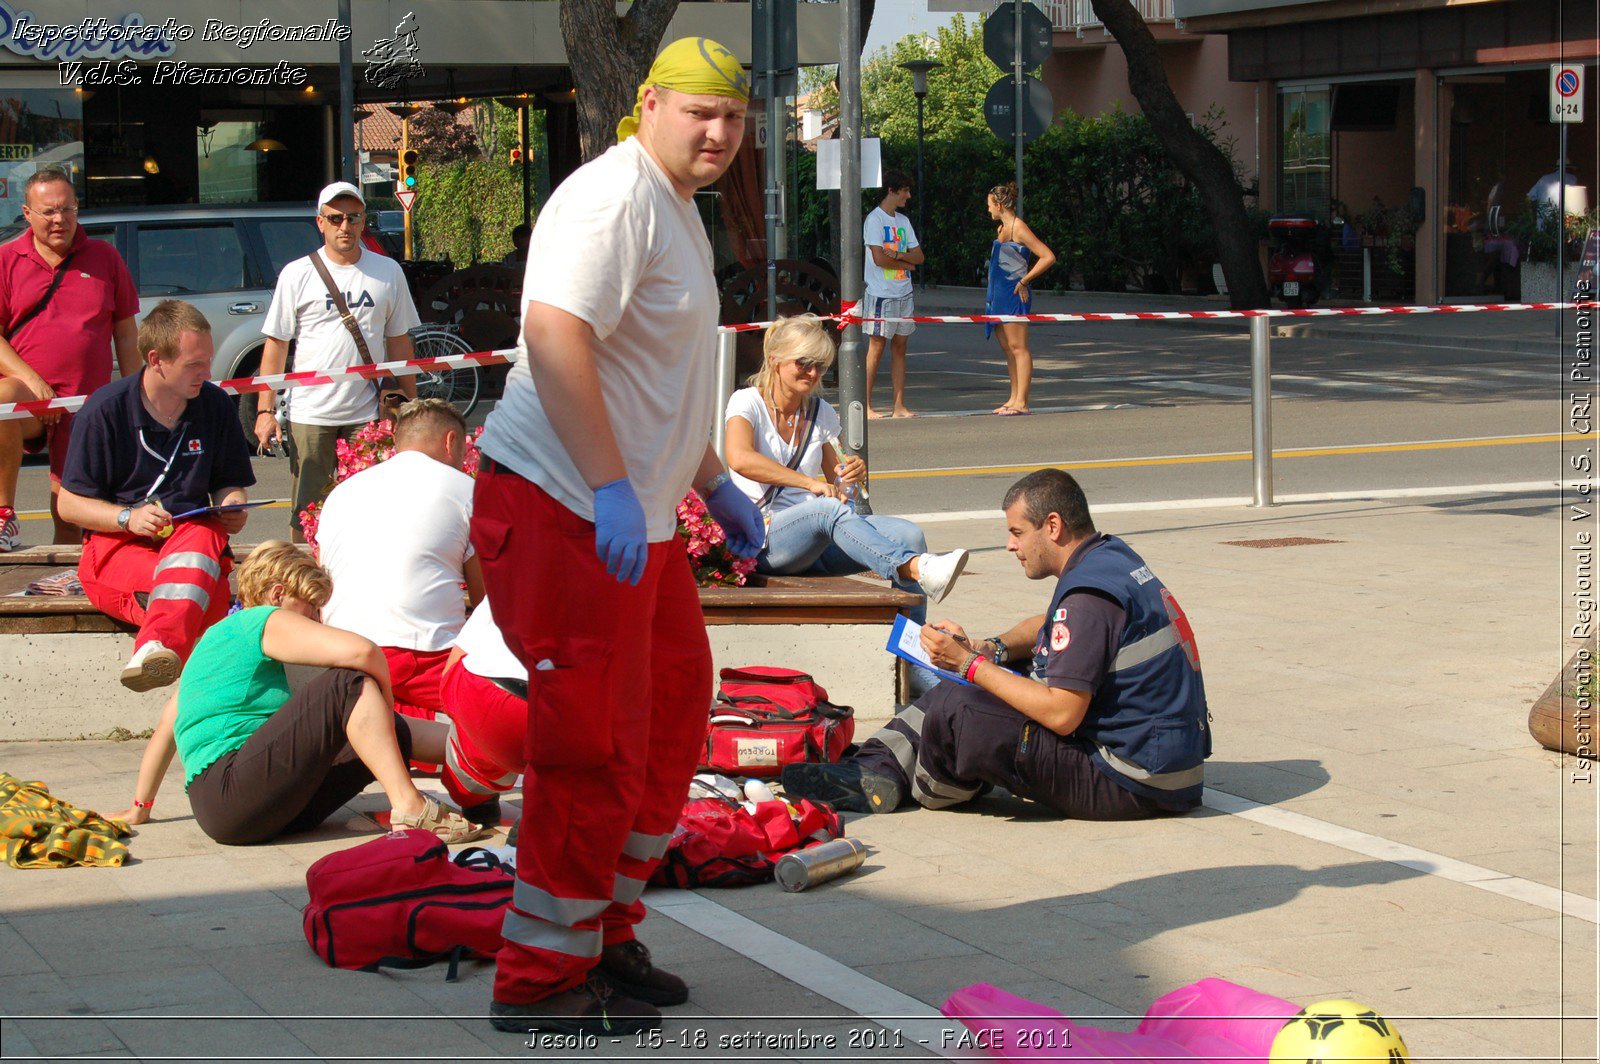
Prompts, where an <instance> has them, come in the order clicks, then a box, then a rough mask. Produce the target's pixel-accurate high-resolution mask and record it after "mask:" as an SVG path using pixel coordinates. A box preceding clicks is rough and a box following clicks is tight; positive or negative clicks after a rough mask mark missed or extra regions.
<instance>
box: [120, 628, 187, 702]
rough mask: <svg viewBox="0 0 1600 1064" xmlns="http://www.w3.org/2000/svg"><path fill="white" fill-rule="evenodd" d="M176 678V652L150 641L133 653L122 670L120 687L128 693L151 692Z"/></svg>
mask: <svg viewBox="0 0 1600 1064" xmlns="http://www.w3.org/2000/svg"><path fill="white" fill-rule="evenodd" d="M177 678H178V652H177V651H175V650H168V649H167V648H166V647H164V646H162V645H161V644H160V643H159V642H157V641H156V640H154V639H152V640H150V642H148V643H145V644H143V645H142V646H140V647H139V649H138V650H135V651H134V652H133V657H131V658H129V659H128V664H127V665H125V666H123V668H122V686H124V687H126V688H127V689H128V690H130V691H153V690H155V689H156V688H157V687H165V686H167V685H168V684H170V683H172V682H173V681H174V680H176V679H177Z"/></svg>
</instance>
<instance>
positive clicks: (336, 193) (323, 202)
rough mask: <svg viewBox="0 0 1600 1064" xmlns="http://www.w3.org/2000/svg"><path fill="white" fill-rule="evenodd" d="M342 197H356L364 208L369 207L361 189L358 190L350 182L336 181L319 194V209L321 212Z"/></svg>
mask: <svg viewBox="0 0 1600 1064" xmlns="http://www.w3.org/2000/svg"><path fill="white" fill-rule="evenodd" d="M340 196H354V197H355V198H356V199H357V200H359V201H360V203H361V205H362V206H363V207H365V206H366V205H367V200H366V197H365V196H363V195H362V194H361V190H360V189H359V188H356V186H354V185H352V184H351V183H350V182H348V181H335V182H334V183H333V184H331V185H329V186H328V187H327V188H325V189H323V190H322V191H321V192H320V193H318V194H317V209H318V210H319V211H320V210H321V209H322V208H324V207H326V206H327V205H328V203H329V201H330V200H336V199H338V198H339V197H340Z"/></svg>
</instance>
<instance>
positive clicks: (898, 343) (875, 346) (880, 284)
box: [861, 170, 923, 418]
mask: <svg viewBox="0 0 1600 1064" xmlns="http://www.w3.org/2000/svg"><path fill="white" fill-rule="evenodd" d="M883 189H884V194H883V202H882V203H880V204H878V206H876V207H874V208H873V210H872V213H871V214H869V215H867V220H866V223H865V225H864V226H863V227H862V230H861V237H862V240H863V242H864V243H865V244H866V246H867V261H866V285H865V287H864V288H863V290H862V293H863V294H862V297H861V317H862V318H864V319H866V320H865V321H863V323H862V325H861V331H862V332H863V333H865V334H866V337H867V416H868V417H869V418H880V417H882V416H883V415H882V414H881V413H879V412H878V411H876V410H874V409H873V407H872V383H873V381H874V380H876V379H877V376H878V360H879V359H880V358H882V357H883V348H884V341H885V340H887V341H888V346H889V355H890V359H889V382H890V385H891V387H892V388H893V391H894V406H893V407H892V408H891V410H892V412H893V414H894V416H895V417H916V414H914V413H912V412H911V410H910V409H909V408H907V406H906V342H907V340H908V339H909V338H910V336H911V334H912V333H913V332H915V331H916V328H917V327H916V325H915V324H914V323H913V322H909V321H883V320H881V319H884V318H909V317H911V316H912V314H914V313H915V307H914V306H913V302H912V297H911V268H912V267H913V266H921V265H922V262H923V256H922V245H921V244H919V243H918V242H917V232H916V230H915V229H913V228H912V227H911V218H910V217H909V216H907V215H904V214H901V213H900V211H901V209H902V208H904V207H905V205H906V204H907V203H908V202H910V200H911V179H910V178H909V177H907V176H906V175H905V174H903V173H901V172H900V171H898V170H889V171H886V172H885V173H884V175H883Z"/></svg>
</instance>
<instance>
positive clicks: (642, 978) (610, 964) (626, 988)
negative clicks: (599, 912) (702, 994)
mask: <svg viewBox="0 0 1600 1064" xmlns="http://www.w3.org/2000/svg"><path fill="white" fill-rule="evenodd" d="M594 971H595V974H596V975H598V976H599V977H600V978H602V979H604V980H605V981H606V982H608V983H610V984H611V986H612V987H613V988H614V989H615V990H616V991H617V992H618V993H620V994H626V995H628V996H629V997H631V998H637V999H638V1000H640V1001H645V1002H649V1003H650V1004H652V1005H682V1004H683V1003H684V1002H685V1001H688V1000H689V984H688V983H685V982H684V981H683V980H682V979H679V978H678V977H677V976H675V975H673V974H672V973H671V972H664V971H662V970H661V969H660V968H657V967H656V966H655V965H654V964H652V963H651V962H650V950H649V949H648V948H647V947H646V946H645V944H644V943H643V942H640V941H639V940H638V939H630V940H628V941H627V942H618V943H617V944H616V945H614V946H607V947H606V948H605V949H603V950H601V951H600V963H599V965H598V966H596V968H595V970H594Z"/></svg>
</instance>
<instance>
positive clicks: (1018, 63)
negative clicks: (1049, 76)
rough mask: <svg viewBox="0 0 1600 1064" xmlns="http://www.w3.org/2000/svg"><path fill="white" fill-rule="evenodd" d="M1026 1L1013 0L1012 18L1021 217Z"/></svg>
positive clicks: (1014, 141)
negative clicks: (1023, 37) (1014, 26)
mask: <svg viewBox="0 0 1600 1064" xmlns="http://www.w3.org/2000/svg"><path fill="white" fill-rule="evenodd" d="M1025 2H1026V0H1011V11H1012V18H1013V20H1014V21H1015V24H1016V32H1015V33H1014V34H1013V36H1014V37H1015V38H1016V42H1015V43H1014V44H1013V45H1012V56H1011V74H1012V76H1013V77H1014V78H1016V79H1017V88H1016V92H1015V94H1014V95H1015V99H1016V103H1015V105H1014V108H1013V110H1012V114H1013V115H1014V116H1015V121H1014V124H1015V126H1016V130H1015V132H1013V133H1012V135H1011V136H1012V138H1013V147H1014V149H1015V151H1016V167H1017V206H1016V211H1017V215H1018V216H1019V217H1020V216H1021V215H1022V137H1023V132H1024V131H1023V128H1022V124H1023V123H1022V107H1023V104H1022V94H1023V92H1024V91H1025V90H1026V89H1027V86H1026V85H1025V84H1023V81H1022V78H1023V73H1022V5H1023V4H1024V3H1025Z"/></svg>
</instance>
